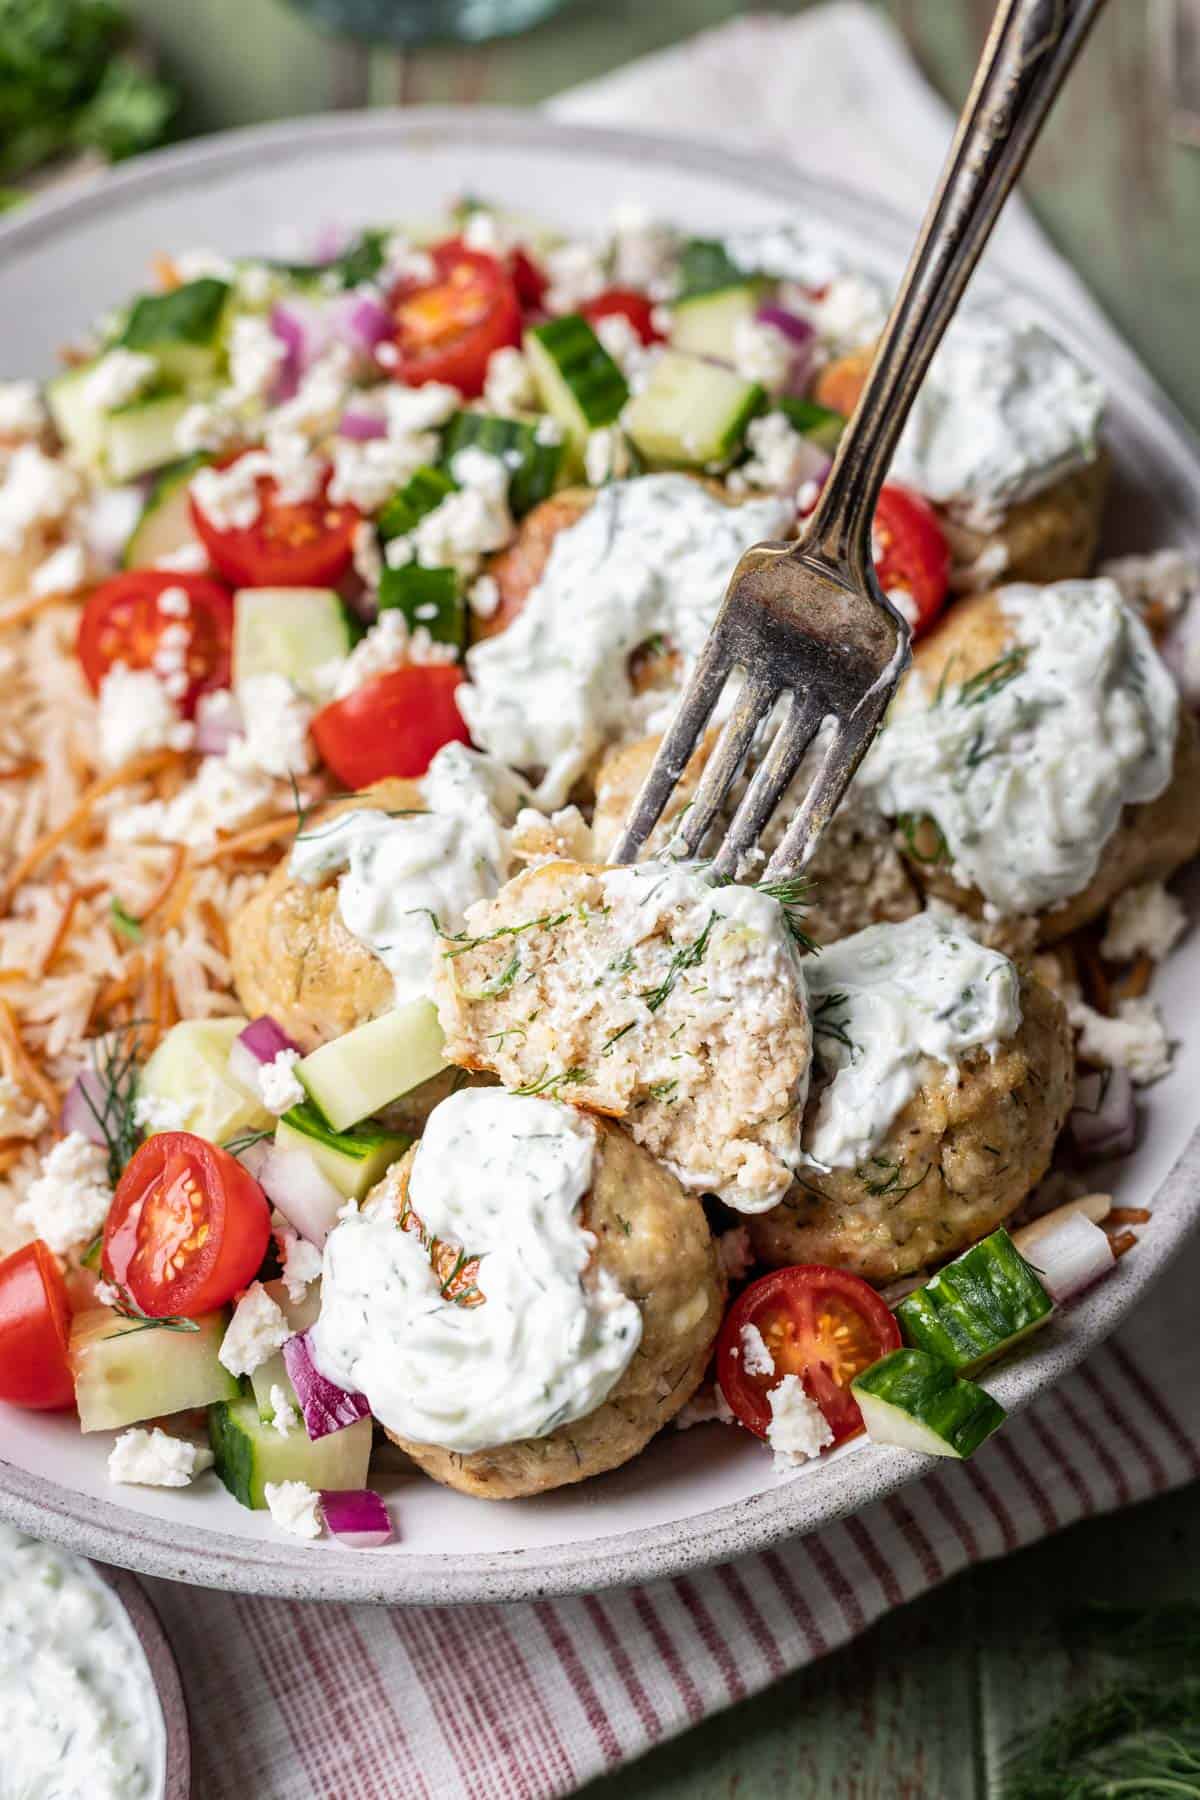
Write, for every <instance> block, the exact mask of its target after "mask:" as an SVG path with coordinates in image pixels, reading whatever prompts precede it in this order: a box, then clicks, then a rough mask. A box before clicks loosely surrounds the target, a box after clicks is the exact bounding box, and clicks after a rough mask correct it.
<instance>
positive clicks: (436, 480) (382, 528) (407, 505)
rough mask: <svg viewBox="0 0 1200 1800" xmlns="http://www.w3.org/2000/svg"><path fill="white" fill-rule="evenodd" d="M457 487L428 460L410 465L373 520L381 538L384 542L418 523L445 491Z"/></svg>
mask: <svg viewBox="0 0 1200 1800" xmlns="http://www.w3.org/2000/svg"><path fill="white" fill-rule="evenodd" d="M457 491H458V484H457V483H456V482H455V481H452V480H451V478H450V476H449V475H447V473H446V471H445V470H444V469H435V468H433V467H432V465H431V464H429V463H426V464H423V465H422V467H421V468H419V469H414V470H413V472H412V474H411V475H410V476H409V478H408V480H407V481H406V482H405V484H404V486H403V487H402V488H401V489H400V491H399V493H398V494H393V495H392V497H391V499H390V500H389V501H387V502H386V504H385V505H384V508H383V511H382V512H381V513H380V515H379V518H378V519H377V521H376V525H377V527H378V531H379V535H380V537H381V538H382V539H383V542H384V543H385V544H387V543H390V542H391V540H392V538H395V537H405V536H406V535H407V534H408V532H410V531H412V530H414V529H415V527H416V526H417V525H419V524H420V522H421V520H422V519H423V518H424V517H425V515H426V513H431V512H432V511H433V509H434V507H435V506H440V505H441V504H442V501H443V500H444V499H445V498H446V496H447V494H453V493H456V492H457Z"/></svg>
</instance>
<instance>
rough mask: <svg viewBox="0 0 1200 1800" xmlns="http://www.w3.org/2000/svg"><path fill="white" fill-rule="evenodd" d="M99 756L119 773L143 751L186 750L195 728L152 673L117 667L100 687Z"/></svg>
mask: <svg viewBox="0 0 1200 1800" xmlns="http://www.w3.org/2000/svg"><path fill="white" fill-rule="evenodd" d="M99 712H100V717H99V731H100V756H101V760H102V761H103V763H104V764H105V766H106V767H107V768H110V769H117V768H120V766H121V764H122V763H124V762H128V760H129V758H130V757H131V756H138V755H140V754H141V753H142V751H144V750H159V749H162V748H164V747H166V748H169V749H172V750H186V749H187V747H188V745H189V744H190V743H191V742H192V738H193V736H194V732H193V728H192V726H191V725H190V724H189V723H188V722H187V720H185V719H181V718H180V716H179V708H178V707H177V706H176V704H175V702H174V700H173V699H172V698H171V695H170V694H169V693H168V692H167V689H166V687H165V685H164V684H163V682H162V681H161V680H160V679H159V677H158V675H157V674H156V673H155V671H154V670H153V669H130V668H127V667H126V665H125V664H124V663H122V662H117V663H114V664H113V666H112V668H111V669H109V671H108V673H107V674H106V675H105V677H104V680H103V681H102V682H101V683H100V708H99Z"/></svg>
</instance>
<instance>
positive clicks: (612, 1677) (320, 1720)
mask: <svg viewBox="0 0 1200 1800" xmlns="http://www.w3.org/2000/svg"><path fill="white" fill-rule="evenodd" d="M552 110H553V111H554V113H555V114H556V116H558V117H561V118H571V119H578V120H589V121H592V122H596V123H613V124H617V123H625V122H627V121H629V120H635V121H637V122H638V123H641V122H642V121H644V120H646V119H654V121H655V122H656V124H657V125H660V126H661V127H662V128H663V129H670V128H671V127H672V126H675V127H677V128H679V129H684V130H692V131H694V130H695V129H696V122H697V121H698V120H699V121H703V123H704V125H705V127H706V129H708V130H710V131H721V130H722V129H724V130H725V131H726V132H727V134H728V136H729V137H730V139H731V140H732V141H741V142H743V143H745V142H747V141H751V142H756V143H758V144H760V145H762V147H763V148H764V149H765V150H767V151H769V153H770V154H772V155H775V156H778V155H779V154H780V153H785V154H796V155H797V156H799V157H801V158H802V159H803V161H804V164H805V167H806V168H807V170H808V171H809V172H810V173H814V174H818V175H820V174H825V173H828V174H831V175H836V176H837V177H838V178H839V179H841V180H843V181H844V180H855V181H857V184H858V185H859V186H861V187H869V188H874V189H875V190H876V191H877V192H880V193H882V194H883V195H884V196H885V197H886V198H888V199H890V200H891V201H892V202H893V204H898V205H900V206H902V207H905V208H906V209H907V210H909V211H914V212H915V211H917V210H919V209H920V206H921V205H922V203H923V200H924V197H925V195H926V194H927V192H928V189H929V185H930V183H931V182H932V179H933V176H934V173H935V171H936V169H937V166H938V164H939V162H940V159H941V157H942V155H943V154H944V150H945V146H946V143H947V141H948V136H949V129H950V127H949V121H948V118H947V115H946V112H945V109H944V108H943V107H942V106H941V103H940V102H939V101H937V100H936V99H935V97H934V96H933V95H932V94H931V93H930V92H929V90H928V89H927V88H926V87H925V86H924V84H923V83H922V81H921V80H920V77H919V76H918V75H917V73H916V71H915V69H914V68H913V65H912V64H911V62H910V61H909V59H908V57H907V55H906V53H905V51H904V48H903V46H902V44H900V42H899V40H897V39H896V38H895V37H894V35H893V34H892V33H891V32H890V30H889V28H888V27H887V26H886V25H885V23H884V22H883V21H882V20H881V19H880V18H879V16H878V15H877V14H875V13H874V12H872V11H871V10H869V9H868V8H866V7H863V6H859V5H857V4H845V5H836V6H827V7H823V8H820V9H818V10H817V11H816V12H813V13H808V14H806V15H804V17H803V18H800V19H793V20H783V19H772V18H751V19H743V20H740V21H738V22H736V23H734V24H733V25H730V26H727V27H724V28H722V29H720V30H718V31H715V32H710V33H707V34H705V35H704V36H703V37H700V38H698V39H695V40H693V41H692V42H691V43H690V44H686V45H683V46H681V47H680V48H678V49H676V50H672V51H669V52H666V53H664V54H663V55H661V56H656V57H653V58H650V59H648V60H647V61H646V62H645V63H643V64H637V65H635V66H634V67H632V68H630V69H627V70H622V71H620V72H619V73H618V74H617V75H615V76H612V77H609V78H607V79H606V80H605V81H603V82H600V83H597V84H595V85H594V86H593V87H591V88H589V89H586V90H580V91H579V92H577V93H575V94H572V95H569V96H565V97H563V98H562V99H560V100H559V101H557V102H555V103H554V105H553V107H552ZM748 119H751V120H753V121H754V127H753V132H752V133H749V134H748V133H747V130H746V128H745V121H746V120H748ZM797 121H802V124H798V123H797ZM993 254H995V255H996V256H998V257H999V258H1001V259H1004V260H1009V261H1011V262H1013V263H1015V264H1018V265H1019V266H1020V268H1021V272H1022V274H1023V276H1024V278H1025V279H1026V280H1029V279H1030V278H1031V277H1036V279H1037V280H1038V282H1039V283H1041V284H1042V285H1043V287H1044V288H1045V289H1047V290H1048V291H1053V292H1054V293H1055V295H1056V297H1057V298H1058V299H1059V301H1060V302H1063V301H1066V302H1067V303H1069V304H1070V305H1072V306H1073V307H1075V309H1076V315H1077V316H1078V314H1079V312H1080V311H1081V310H1086V313H1087V316H1088V317H1089V319H1091V320H1092V321H1093V323H1094V327H1095V330H1096V331H1097V332H1098V333H1099V332H1104V333H1105V335H1106V336H1108V337H1109V338H1110V341H1111V343H1112V345H1113V347H1114V353H1115V354H1118V355H1120V356H1121V357H1123V358H1124V359H1125V360H1126V361H1127V362H1129V361H1130V360H1131V359H1129V356H1128V352H1127V351H1125V350H1123V349H1121V347H1120V346H1118V345H1117V344H1116V340H1114V339H1111V333H1109V332H1108V329H1107V327H1105V326H1104V324H1103V321H1102V319H1101V318H1100V315H1099V314H1098V313H1097V312H1096V310H1095V308H1094V306H1093V305H1092V303H1091V302H1090V300H1088V298H1087V296H1086V294H1085V293H1084V291H1083V289H1082V288H1081V287H1080V286H1079V283H1078V282H1077V280H1076V278H1075V277H1074V276H1073V275H1072V274H1071V273H1070V271H1069V270H1068V269H1067V268H1066V266H1065V265H1064V264H1063V263H1062V262H1061V261H1060V260H1059V259H1058V258H1057V257H1056V256H1055V255H1054V253H1053V252H1052V251H1051V250H1050V249H1049V247H1048V246H1047V245H1046V243H1045V241H1044V239H1042V237H1041V235H1040V233H1039V232H1038V229H1037V227H1036V225H1035V224H1034V223H1033V222H1032V220H1031V219H1030V218H1029V216H1028V214H1026V213H1025V212H1024V211H1023V210H1022V209H1021V208H1019V207H1017V208H1014V209H1012V210H1010V212H1009V213H1008V214H1007V216H1006V218H1005V220H1004V221H1003V223H1002V226H1001V228H1000V232H999V234H998V238H997V242H996V245H995V249H994V252H993ZM1198 1283H1200V1244H1195V1245H1193V1246H1192V1247H1191V1248H1190V1249H1189V1251H1188V1252H1186V1253H1184V1254H1183V1255H1181V1256H1180V1257H1179V1258H1178V1259H1177V1262H1176V1264H1175V1266H1174V1268H1173V1269H1172V1270H1171V1271H1170V1272H1169V1274H1168V1275H1167V1276H1166V1277H1164V1279H1163V1280H1162V1281H1161V1282H1160V1283H1159V1285H1158V1286H1157V1287H1156V1288H1155V1289H1154V1291H1153V1293H1152V1294H1151V1296H1150V1297H1149V1299H1148V1300H1147V1301H1145V1302H1144V1303H1143V1305H1142V1306H1141V1307H1140V1308H1139V1310H1138V1312H1137V1314H1136V1315H1135V1316H1134V1318H1133V1319H1132V1320H1131V1321H1130V1322H1129V1324H1128V1325H1126V1326H1125V1328H1124V1329H1123V1330H1122V1331H1120V1332H1119V1333H1118V1334H1117V1336H1116V1337H1115V1338H1114V1339H1113V1340H1112V1341H1110V1343H1109V1344H1108V1345H1106V1346H1105V1347H1104V1348H1103V1349H1102V1350H1100V1351H1098V1352H1097V1353H1096V1354H1095V1355H1094V1356H1092V1357H1091V1358H1090V1359H1089V1360H1088V1362H1087V1363H1086V1364H1085V1365H1084V1366H1083V1367H1082V1368H1081V1369H1079V1370H1078V1371H1077V1372H1076V1373H1075V1374H1073V1375H1072V1376H1070V1377H1069V1378H1068V1379H1067V1380H1066V1381H1064V1382H1061V1383H1060V1384H1059V1385H1058V1386H1057V1387H1056V1388H1054V1389H1053V1390H1052V1391H1051V1392H1049V1393H1048V1394H1047V1395H1046V1396H1045V1397H1044V1398H1043V1399H1042V1400H1040V1401H1039V1402H1038V1403H1037V1404H1036V1405H1035V1406H1033V1407H1031V1408H1030V1409H1028V1410H1027V1411H1026V1412H1025V1413H1023V1414H1022V1415H1021V1416H1020V1417H1019V1418H1017V1419H1014V1420H1013V1421H1011V1422H1010V1424H1009V1425H1008V1426H1007V1427H1006V1429H1005V1430H1004V1431H1002V1432H1001V1433H1000V1434H999V1435H998V1436H997V1437H996V1438H995V1439H993V1440H992V1441H991V1443H989V1444H988V1445H987V1446H986V1447H985V1448H984V1450H983V1451H982V1452H981V1453H980V1454H979V1455H978V1456H977V1457H976V1458H975V1459H974V1460H973V1461H972V1462H971V1463H968V1464H948V1465H946V1466H945V1467H944V1468H941V1469H939V1470H938V1471H937V1472H936V1473H935V1474H933V1475H929V1476H927V1477H925V1478H924V1479H923V1480H921V1481H918V1482H916V1483H914V1484H912V1485H911V1486H909V1487H907V1488H905V1489H903V1490H901V1492H900V1493H899V1494H897V1495H896V1496H894V1497H893V1498H891V1499H889V1500H887V1501H884V1502H881V1503H878V1504H875V1505H872V1506H870V1507H869V1508H867V1509H866V1510H865V1511H863V1512H861V1513H859V1514H858V1515H856V1516H855V1517H853V1518H850V1519H846V1520H843V1521H841V1522H840V1523H838V1524H836V1525H832V1526H830V1527H828V1528H827V1529H825V1530H824V1531H820V1532H817V1533H815V1534H814V1535H812V1536H810V1537H807V1538H803V1539H800V1540H797V1541H795V1542H792V1543H789V1544H786V1545H783V1546H781V1547H780V1548H779V1549H777V1550H773V1551H769V1552H766V1553H765V1554H763V1555H759V1556H751V1557H747V1558H745V1559H744V1560H742V1561H739V1562H736V1563H732V1564H729V1565H727V1566H725V1567H723V1568H718V1569H713V1570H709V1571H705V1572H703V1573H700V1574H694V1575H691V1576H689V1577H687V1578H686V1579H682V1580H679V1581H674V1582H669V1583H664V1584H661V1585H658V1586H654V1587H648V1588H639V1589H633V1590H630V1591H624V1592H614V1593H608V1594H599V1595H587V1596H584V1597H582V1598H579V1599H569V1600H557V1601H541V1602H528V1603H525V1604H522V1605H515V1606H508V1607H503V1606H475V1607H465V1608H460V1609H445V1610H432V1609H421V1610H401V1609H395V1610H390V1611H389V1610H383V1609H376V1608H369V1607H348V1606H337V1605H323V1606H316V1605H310V1606H305V1605H300V1604H295V1603H292V1602H285V1601H269V1600H255V1599H246V1598H242V1597H237V1596H231V1595H227V1594H217V1593H204V1592H199V1591H197V1590H195V1589H191V1588H185V1587H180V1586H175V1585H172V1584H169V1583H165V1582H157V1581H155V1582H149V1581H148V1582H147V1583H146V1585H147V1587H148V1588H149V1589H150V1590H151V1593H152V1597H153V1599H154V1601H155V1604H156V1605H157V1607H158V1610H159V1613H160V1616H161V1617H162V1619H163V1622H164V1624H165V1625H166V1627H167V1630H168V1632H169V1633H170V1636H171V1638H172V1640H173V1642H174V1645H175V1649H176V1652H177V1654H178V1657H179V1662H180V1666H181V1668H182V1671H183V1676H184V1682H185V1686H186V1689H187V1695H188V1703H189V1706H190V1709H191V1718H192V1728H193V1729H192V1737H193V1755H194V1766H195V1777H194V1792H195V1794H196V1796H197V1800H200V1797H202V1800H226V1797H227V1796H228V1797H229V1800H234V1797H235V1796H236V1797H237V1800H241V1797H243V1796H247V1795H252V1796H254V1800H318V1797H319V1800H420V1797H423V1796H438V1797H440V1796H458V1795H464V1796H469V1797H470V1800H543V1797H548V1796H551V1795H559V1794H567V1793H571V1792H572V1791H574V1790H575V1789H576V1788H577V1787H579V1786H580V1785H581V1784H582V1783H583V1782H585V1781H587V1780H588V1779H589V1778H590V1777H592V1776H594V1775H597V1774H599V1773H601V1772H603V1771H604V1770H606V1769H611V1768H613V1767H614V1766H616V1765H617V1764H619V1763H621V1762H623V1761H626V1760H628V1759H629V1758H631V1757H635V1756H638V1755H639V1754H640V1753H641V1752H642V1751H644V1750H646V1749H648V1748H649V1747H650V1746H651V1745H652V1744H656V1743H660V1742H662V1741H663V1740H664V1739H666V1738H669V1737H671V1736H672V1735H674V1734H675V1733H677V1732H680V1731H683V1730H686V1728H687V1727H688V1726H689V1725H693V1724H695V1723H696V1722H697V1721H698V1720H700V1719H702V1718H704V1717H705V1716H706V1715H708V1714H710V1713H713V1712H717V1711H719V1710H720V1709H721V1708H723V1707H726V1706H729V1705H731V1704H733V1703H734V1702H736V1701H738V1700H741V1699H744V1698H746V1697H747V1696H748V1695H750V1694H753V1693H756V1692H758V1691H759V1690H760V1689H762V1688H764V1687H766V1686H767V1685H768V1684H769V1683H770V1682H773V1681H776V1680H778V1679H779V1677H780V1676H782V1675H784V1674H786V1673H787V1672H789V1671H790V1670H793V1669H797V1668H800V1667H802V1666H803V1665H804V1664H806V1663H809V1662H812V1661H813V1660H815V1659H816V1658H817V1657H819V1656H823V1655H824V1654H825V1653H826V1652H827V1651H830V1650H833V1649H835V1648H837V1647H838V1646H839V1645H841V1644H844V1643H846V1642H847V1641H848V1640H849V1639H851V1638H853V1637H854V1636H856V1635H857V1634H858V1633H859V1632H862V1631H864V1630H865V1629H866V1628H867V1627H868V1626H869V1625H870V1624H871V1623H872V1621H873V1620H875V1619H877V1618H878V1617H879V1616H880V1615H881V1614H882V1613H884V1612H886V1611H887V1610H888V1609H890V1608H891V1607H895V1606H899V1605H902V1604H903V1603H904V1602H905V1601H906V1600H910V1599H912V1598H914V1597H915V1596H916V1595H918V1594H921V1593H924V1592H926V1591H928V1590H929V1589H930V1588H932V1587H934V1586H936V1585H937V1584H938V1583H939V1582H941V1581H944V1580H946V1579H947V1578H948V1577H949V1576H951V1575H953V1574H955V1573H957V1571H958V1570H960V1569H963V1568H965V1567H966V1566H967V1565H968V1564H969V1563H972V1562H978V1561H981V1560H983V1559H985V1558H989V1557H996V1556H1003V1555H1005V1554H1007V1553H1008V1552H1009V1551H1012V1550H1015V1549H1017V1548H1019V1547H1020V1546H1021V1545H1024V1544H1028V1543H1031V1542H1033V1541H1034V1540H1035V1539H1037V1538H1040V1537H1043V1536H1045V1535H1047V1534H1048V1533H1050V1532H1053V1531H1056V1530H1058V1529H1059V1528H1060V1527H1062V1526H1064V1525H1067V1524H1070V1523H1072V1522H1073V1521H1074V1520H1077V1519H1080V1518H1084V1517H1087V1516H1089V1515H1091V1514H1094V1513H1100V1512H1105V1511H1108V1510H1111V1509H1113V1508H1116V1507H1119V1506H1127V1505H1129V1504H1130V1503H1131V1502H1133V1501H1136V1500H1141V1499H1144V1498H1145V1497H1147V1496H1149V1495H1151V1494H1156V1493H1161V1492H1163V1491H1165V1490H1166V1489H1167V1488H1170V1487H1173V1486H1176V1485H1178V1484H1180V1483H1182V1482H1184V1481H1187V1480H1190V1479H1192V1478H1194V1477H1195V1476H1197V1475H1198V1474H1200V1336H1198V1335H1197V1333H1196V1331H1195V1329H1194V1317H1195V1298H1194V1297H1195V1294H1196V1291H1197V1285H1198ZM706 1429H713V1430H715V1429H718V1428H717V1427H708V1428H706ZM347 1554H352V1552H347Z"/></svg>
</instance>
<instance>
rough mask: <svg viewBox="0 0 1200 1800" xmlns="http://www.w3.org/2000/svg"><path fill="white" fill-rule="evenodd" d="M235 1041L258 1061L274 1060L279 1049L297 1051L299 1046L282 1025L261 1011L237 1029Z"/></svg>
mask: <svg viewBox="0 0 1200 1800" xmlns="http://www.w3.org/2000/svg"><path fill="white" fill-rule="evenodd" d="M237 1041H238V1043H239V1044H245V1046H246V1048H247V1050H249V1051H251V1052H252V1053H253V1055H254V1056H256V1057H257V1058H258V1061H259V1062H260V1063H269V1062H274V1061H275V1058H276V1057H277V1056H278V1055H279V1052H280V1051H281V1050H296V1051H298V1050H299V1048H300V1046H299V1044H298V1043H296V1041H295V1039H294V1038H290V1037H289V1036H288V1034H287V1032H286V1031H285V1030H284V1029H283V1026H282V1025H280V1024H279V1022H278V1021H277V1020H276V1019H273V1018H272V1017H271V1015H270V1014H269V1013H262V1014H261V1015H260V1016H259V1017H258V1018H257V1019H251V1021H250V1023H249V1024H248V1025H247V1026H246V1028H245V1029H244V1030H243V1031H239V1033H238V1036H237Z"/></svg>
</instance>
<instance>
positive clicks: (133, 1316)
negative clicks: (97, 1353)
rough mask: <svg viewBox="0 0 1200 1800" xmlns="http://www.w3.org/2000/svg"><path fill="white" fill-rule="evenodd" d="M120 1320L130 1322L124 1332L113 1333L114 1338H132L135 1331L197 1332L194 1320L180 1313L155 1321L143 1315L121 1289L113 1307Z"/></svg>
mask: <svg viewBox="0 0 1200 1800" xmlns="http://www.w3.org/2000/svg"><path fill="white" fill-rule="evenodd" d="M113 1311H114V1312H115V1313H116V1315H117V1317H118V1318H120V1319H129V1320H131V1321H132V1323H131V1324H129V1325H128V1326H127V1327H126V1328H125V1330H124V1331H114V1332H113V1334H112V1335H113V1337H114V1338H123V1337H132V1336H133V1334H134V1332H135V1331H199V1329H200V1327H199V1325H198V1324H197V1323H196V1320H195V1319H185V1318H184V1317H183V1315H182V1314H181V1313H167V1314H165V1315H164V1316H163V1317H162V1318H161V1319H155V1318H152V1317H151V1316H150V1314H149V1313H144V1312H143V1311H142V1309H141V1307H140V1306H138V1305H137V1304H136V1302H135V1301H134V1300H133V1298H132V1297H131V1295H130V1294H129V1293H128V1292H127V1291H125V1290H124V1289H122V1291H121V1294H120V1298H119V1299H118V1300H117V1302H116V1304H115V1305H114V1307H113Z"/></svg>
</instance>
